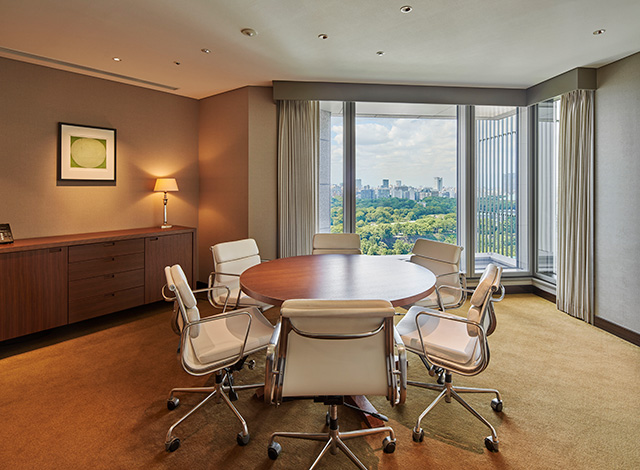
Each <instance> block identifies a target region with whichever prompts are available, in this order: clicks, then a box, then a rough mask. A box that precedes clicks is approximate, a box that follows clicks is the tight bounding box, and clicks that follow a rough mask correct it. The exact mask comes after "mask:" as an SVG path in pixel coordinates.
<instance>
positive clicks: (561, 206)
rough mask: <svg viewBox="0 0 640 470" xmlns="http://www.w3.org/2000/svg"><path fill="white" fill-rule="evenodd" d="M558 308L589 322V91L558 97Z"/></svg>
mask: <svg viewBox="0 0 640 470" xmlns="http://www.w3.org/2000/svg"><path fill="white" fill-rule="evenodd" d="M556 305H557V307H558V309H560V310H562V311H563V312H566V313H568V314H569V315H572V316H574V317H577V318H580V319H582V320H584V321H586V322H589V323H593V319H594V312H593V91H589V90H576V91H573V92H571V93H567V94H565V95H563V96H562V99H561V102H560V145H559V154H558V279H557V292H556Z"/></svg>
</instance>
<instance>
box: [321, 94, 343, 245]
mask: <svg viewBox="0 0 640 470" xmlns="http://www.w3.org/2000/svg"><path fill="white" fill-rule="evenodd" d="M343 135H344V105H343V103H342V102H335V101H323V102H322V103H321V104H320V158H319V165H320V168H319V170H320V171H319V172H318V174H319V178H318V184H319V189H318V191H319V194H318V219H319V220H318V231H319V232H321V233H328V232H338V233H340V232H342V231H343V224H344V217H343V209H342V201H343V199H342V198H343V188H344V184H343V175H344V171H343V168H344V153H343Z"/></svg>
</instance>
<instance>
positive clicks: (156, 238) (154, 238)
mask: <svg viewBox="0 0 640 470" xmlns="http://www.w3.org/2000/svg"><path fill="white" fill-rule="evenodd" d="M149 240H151V241H152V242H157V241H158V237H153V238H149Z"/></svg>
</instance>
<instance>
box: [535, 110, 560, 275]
mask: <svg viewBox="0 0 640 470" xmlns="http://www.w3.org/2000/svg"><path fill="white" fill-rule="evenodd" d="M559 120H560V100H549V101H545V102H544V103H540V104H539V105H538V155H537V178H536V184H537V199H538V201H537V202H538V204H537V208H538V213H537V221H538V223H537V224H536V225H537V227H538V228H537V240H538V243H537V246H538V249H537V253H536V266H537V269H536V271H537V274H541V275H542V276H543V277H548V278H549V280H554V281H555V279H556V249H557V241H556V234H557V231H558V225H557V213H558V211H557V204H558V196H557V187H558V134H559Z"/></svg>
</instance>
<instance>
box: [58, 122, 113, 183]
mask: <svg viewBox="0 0 640 470" xmlns="http://www.w3.org/2000/svg"><path fill="white" fill-rule="evenodd" d="M59 138H60V150H59V158H58V179H59V180H61V181H105V182H108V181H112V182H115V180H116V130H115V129H107V128H104V127H88V126H80V125H75V124H67V123H63V122H61V123H60V128H59Z"/></svg>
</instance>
